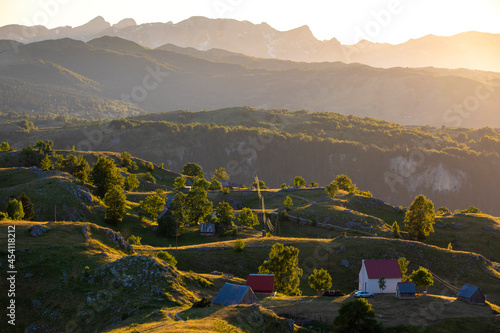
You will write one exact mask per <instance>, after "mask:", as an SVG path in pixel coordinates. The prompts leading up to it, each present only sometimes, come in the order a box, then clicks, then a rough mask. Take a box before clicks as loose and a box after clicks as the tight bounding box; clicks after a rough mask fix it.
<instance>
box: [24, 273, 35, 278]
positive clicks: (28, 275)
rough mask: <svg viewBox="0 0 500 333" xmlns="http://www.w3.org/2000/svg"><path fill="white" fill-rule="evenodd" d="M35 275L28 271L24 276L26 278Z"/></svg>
mask: <svg viewBox="0 0 500 333" xmlns="http://www.w3.org/2000/svg"><path fill="white" fill-rule="evenodd" d="M32 277H33V273H28V274H26V275H25V276H24V278H25V279H31V278H32Z"/></svg>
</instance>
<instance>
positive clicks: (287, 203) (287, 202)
mask: <svg viewBox="0 0 500 333" xmlns="http://www.w3.org/2000/svg"><path fill="white" fill-rule="evenodd" d="M283 205H284V206H285V207H286V209H287V210H290V208H292V206H293V201H292V198H290V197H289V196H288V195H287V196H286V197H285V200H284V201H283Z"/></svg>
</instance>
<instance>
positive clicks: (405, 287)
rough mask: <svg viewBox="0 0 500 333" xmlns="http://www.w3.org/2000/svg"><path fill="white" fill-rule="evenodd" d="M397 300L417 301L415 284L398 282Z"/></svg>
mask: <svg viewBox="0 0 500 333" xmlns="http://www.w3.org/2000/svg"><path fill="white" fill-rule="evenodd" d="M396 298H399V299H415V283H413V282H398V284H397V286H396Z"/></svg>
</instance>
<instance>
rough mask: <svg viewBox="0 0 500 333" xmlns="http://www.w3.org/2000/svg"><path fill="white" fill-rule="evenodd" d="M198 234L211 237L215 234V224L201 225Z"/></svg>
mask: <svg viewBox="0 0 500 333" xmlns="http://www.w3.org/2000/svg"><path fill="white" fill-rule="evenodd" d="M200 234H201V235H202V236H213V235H214V234H215V224H214V223H202V224H201V227H200Z"/></svg>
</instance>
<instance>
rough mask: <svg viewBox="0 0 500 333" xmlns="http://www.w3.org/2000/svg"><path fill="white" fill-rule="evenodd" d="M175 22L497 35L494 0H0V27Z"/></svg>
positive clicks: (393, 34) (339, 34)
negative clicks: (189, 20) (199, 19)
mask: <svg viewBox="0 0 500 333" xmlns="http://www.w3.org/2000/svg"><path fill="white" fill-rule="evenodd" d="M99 15H101V16H103V17H104V18H105V19H106V20H107V21H108V22H110V23H112V24H114V23H116V22H118V21H119V20H121V19H123V18H128V17H131V18H134V19H135V20H136V21H137V22H138V23H149V22H168V21H173V22H179V21H182V20H184V19H187V18H189V17H191V16H206V17H210V18H234V19H237V20H248V21H250V22H253V23H261V22H267V23H269V24H270V25H271V26H272V27H274V28H276V29H278V30H290V29H293V28H296V27H299V26H302V25H308V26H309V27H310V28H311V31H312V32H313V34H314V36H315V37H316V38H318V39H331V38H332V37H335V38H337V39H338V40H339V41H341V42H342V43H344V44H353V43H355V42H357V41H358V40H360V39H363V38H364V39H368V40H371V41H375V42H388V43H401V42H404V41H406V40H408V39H411V38H418V37H422V36H425V35H428V34H434V35H453V34H457V33H460V32H464V31H470V30H474V31H482V32H493V33H500V0H308V1H305V0H175V1H174V0H84V1H82V0H0V26H3V25H7V24H23V25H37V24H41V25H45V26H47V27H49V28H54V27H57V26H63V25H70V26H78V25H82V24H84V23H86V22H88V21H90V20H91V19H92V18H94V17H96V16H99Z"/></svg>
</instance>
